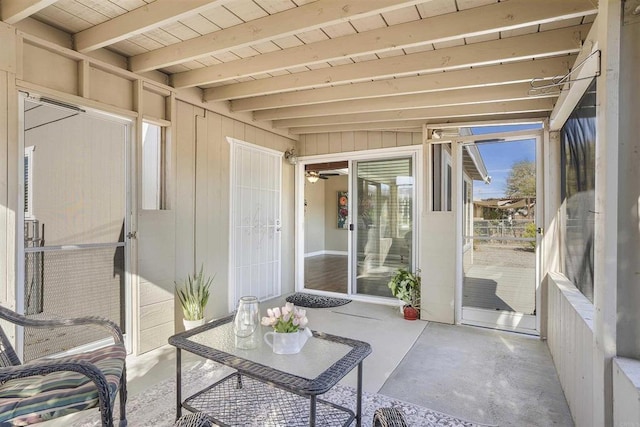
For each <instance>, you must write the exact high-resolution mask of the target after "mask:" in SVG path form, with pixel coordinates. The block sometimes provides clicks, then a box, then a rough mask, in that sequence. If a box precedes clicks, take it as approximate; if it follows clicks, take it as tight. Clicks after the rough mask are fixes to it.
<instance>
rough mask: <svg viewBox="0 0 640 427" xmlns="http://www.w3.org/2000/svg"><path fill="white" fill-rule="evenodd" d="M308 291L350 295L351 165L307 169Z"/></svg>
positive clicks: (339, 163) (342, 163)
mask: <svg viewBox="0 0 640 427" xmlns="http://www.w3.org/2000/svg"><path fill="white" fill-rule="evenodd" d="M304 227H305V228H304V236H305V242H304V288H305V289H309V290H314V291H324V292H336V293H341V294H347V293H348V291H349V283H348V282H349V166H348V161H346V160H343V161H334V162H324V163H315V164H308V165H305V180H304Z"/></svg>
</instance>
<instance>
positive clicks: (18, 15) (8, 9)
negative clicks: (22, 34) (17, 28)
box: [0, 0, 57, 24]
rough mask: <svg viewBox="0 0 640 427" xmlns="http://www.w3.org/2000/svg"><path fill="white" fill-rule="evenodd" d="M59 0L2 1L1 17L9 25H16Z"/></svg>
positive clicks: (0, 6)
mask: <svg viewBox="0 0 640 427" xmlns="http://www.w3.org/2000/svg"><path fill="white" fill-rule="evenodd" d="M56 1H57V0H2V1H0V17H1V18H2V20H3V21H4V22H6V23H7V24H15V23H16V22H19V21H22V20H23V19H25V18H28V17H29V16H31V15H33V14H34V13H37V12H39V11H40V10H42V9H44V8H45V7H48V6H51V5H52V4H54V3H55V2H56Z"/></svg>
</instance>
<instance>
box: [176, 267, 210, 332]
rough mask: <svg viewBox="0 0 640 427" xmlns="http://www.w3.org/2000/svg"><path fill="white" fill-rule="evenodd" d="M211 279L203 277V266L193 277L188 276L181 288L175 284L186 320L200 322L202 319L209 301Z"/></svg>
mask: <svg viewBox="0 0 640 427" xmlns="http://www.w3.org/2000/svg"><path fill="white" fill-rule="evenodd" d="M214 278H215V274H214V275H213V277H208V278H206V279H205V277H204V265H202V266H200V272H199V273H197V274H195V275H194V276H193V277H192V276H191V275H190V274H188V275H187V279H186V280H185V281H184V282H183V284H182V286H179V285H178V283H176V282H174V283H175V286H176V293H177V294H178V299H179V300H180V305H181V306H182V313H183V314H184V318H185V319H186V320H200V319H203V318H204V308H205V306H206V305H207V302H208V301H209V295H210V293H209V288H210V287H211V284H212V283H213V279H214Z"/></svg>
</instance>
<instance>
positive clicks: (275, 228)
mask: <svg viewBox="0 0 640 427" xmlns="http://www.w3.org/2000/svg"><path fill="white" fill-rule="evenodd" d="M227 139H228V141H229V143H230V144H231V191H230V194H231V196H230V199H231V200H230V209H231V212H230V215H229V218H230V224H229V229H230V230H231V232H230V237H231V238H230V239H229V241H230V243H229V257H230V259H229V307H230V309H231V310H234V309H235V307H236V305H237V302H238V300H239V298H240V297H242V296H247V295H253V296H256V297H257V298H258V299H259V300H260V301H263V300H266V299H269V298H273V297H275V296H278V295H280V278H281V272H280V254H281V251H280V245H281V243H280V241H281V237H280V210H281V193H282V153H280V152H277V151H274V150H269V149H266V148H263V147H259V146H257V145H253V144H249V143H247V142H244V141H240V140H237V139H234V138H227Z"/></svg>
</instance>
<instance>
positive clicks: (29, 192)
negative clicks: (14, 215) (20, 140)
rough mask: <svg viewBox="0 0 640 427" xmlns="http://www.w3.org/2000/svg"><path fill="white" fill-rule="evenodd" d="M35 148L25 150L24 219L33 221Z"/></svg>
mask: <svg viewBox="0 0 640 427" xmlns="http://www.w3.org/2000/svg"><path fill="white" fill-rule="evenodd" d="M34 150H35V147H34V146H33V145H32V146H31V147H27V148H25V149H24V218H25V219H33V218H34V217H33V152H34Z"/></svg>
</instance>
